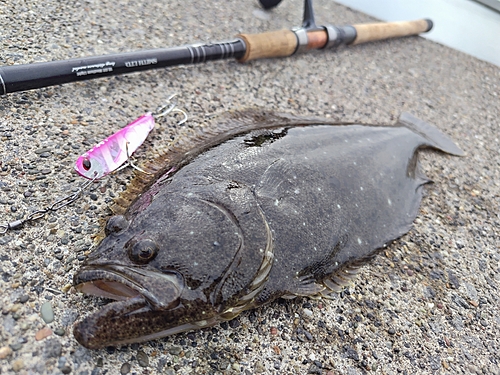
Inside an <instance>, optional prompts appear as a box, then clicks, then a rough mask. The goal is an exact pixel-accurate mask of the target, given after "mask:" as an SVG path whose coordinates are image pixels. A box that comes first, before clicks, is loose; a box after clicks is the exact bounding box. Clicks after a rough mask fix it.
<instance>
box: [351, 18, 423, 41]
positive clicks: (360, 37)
mask: <svg viewBox="0 0 500 375" xmlns="http://www.w3.org/2000/svg"><path fill="white" fill-rule="evenodd" d="M353 26H354V28H355V29H356V34H357V36H356V39H354V42H353V43H352V44H360V43H365V42H371V41H374V40H381V39H387V38H395V37H401V36H408V35H417V34H420V33H424V32H426V31H429V30H430V29H431V28H432V22H431V21H430V20H425V19H423V20H417V21H401V22H388V23H371V24H362V25H353Z"/></svg>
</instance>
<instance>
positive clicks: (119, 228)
mask: <svg viewBox="0 0 500 375" xmlns="http://www.w3.org/2000/svg"><path fill="white" fill-rule="evenodd" d="M127 228H128V221H127V219H125V216H123V215H116V216H112V217H111V218H110V219H109V220H108V222H107V223H106V227H105V228H104V233H105V234H106V236H109V235H111V234H114V235H116V234H119V233H121V232H123V231H124V230H125V229H127Z"/></svg>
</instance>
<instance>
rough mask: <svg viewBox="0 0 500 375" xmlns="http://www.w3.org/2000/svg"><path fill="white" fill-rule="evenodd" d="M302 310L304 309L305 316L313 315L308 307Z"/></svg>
mask: <svg viewBox="0 0 500 375" xmlns="http://www.w3.org/2000/svg"><path fill="white" fill-rule="evenodd" d="M302 311H304V315H305V316H307V317H308V318H310V317H311V316H312V315H313V312H312V311H311V310H309V309H304V310H302Z"/></svg>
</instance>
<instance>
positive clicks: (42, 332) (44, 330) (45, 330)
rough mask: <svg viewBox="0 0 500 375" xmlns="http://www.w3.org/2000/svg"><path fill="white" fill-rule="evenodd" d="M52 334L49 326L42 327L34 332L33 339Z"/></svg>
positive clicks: (38, 339)
mask: <svg viewBox="0 0 500 375" xmlns="http://www.w3.org/2000/svg"><path fill="white" fill-rule="evenodd" d="M50 335H52V330H51V329H50V328H49V327H45V328H42V329H41V330H39V331H38V332H37V333H36V334H35V340H36V341H40V340H43V339H44V338H46V337H49V336H50Z"/></svg>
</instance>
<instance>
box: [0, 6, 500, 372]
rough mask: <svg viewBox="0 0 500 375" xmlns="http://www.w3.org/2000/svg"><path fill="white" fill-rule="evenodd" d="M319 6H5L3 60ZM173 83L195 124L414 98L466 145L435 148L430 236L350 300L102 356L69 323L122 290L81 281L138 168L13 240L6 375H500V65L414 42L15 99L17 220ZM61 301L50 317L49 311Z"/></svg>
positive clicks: (426, 228) (6, 255) (3, 318)
mask: <svg viewBox="0 0 500 375" xmlns="http://www.w3.org/2000/svg"><path fill="white" fill-rule="evenodd" d="M316 3H317V4H316V14H317V18H318V20H317V23H318V24H323V23H333V24H350V23H359V22H370V21H373V19H371V18H369V17H368V16H366V15H363V14H361V13H359V12H355V11H352V10H349V9H348V8H346V7H344V6H341V5H337V4H335V3H333V2H332V1H328V0H323V1H317V2H316ZM301 16H302V3H301V1H297V0H286V1H284V2H283V3H282V4H281V5H280V6H279V7H278V8H277V9H275V10H274V11H273V12H272V13H270V14H269V15H264V14H263V13H262V12H261V11H259V10H258V8H257V6H256V3H254V2H252V1H251V0H248V1H247V0H245V1H237V2H236V1H234V2H228V1H210V2H207V1H190V2H185V1H170V2H156V1H152V0H144V1H142V2H134V1H122V0H120V1H109V0H101V1H95V0H87V1H84V0H78V1H68V2H60V1H55V0H47V1H44V2H41V1H36V2H27V1H22V0H9V1H7V2H5V1H2V2H0V24H1V25H2V33H1V34H0V46H1V50H0V51H1V52H0V63H1V64H2V65H7V64H19V63H30V62H36V61H48V60H53V59H64V58H70V57H77V56H88V55H93V54H104V53H113V52H118V51H133V50H137V49H143V48H156V47H163V46H175V45H180V44H187V43H193V42H196V41H208V40H224V39H228V38H230V37H231V36H233V35H235V34H236V33H238V32H243V31H244V32H261V31H267V30H274V29H280V28H290V27H292V26H294V25H299V24H300V23H301ZM174 92H176V93H178V94H179V104H180V105H181V106H183V107H184V108H186V110H187V111H188V112H189V116H190V121H189V125H186V126H193V127H196V126H198V124H200V123H201V122H202V121H203V120H204V119H205V118H206V117H207V116H210V115H212V114H214V113H221V112H223V111H225V110H230V109H237V108H242V107H249V106H260V107H264V108H267V109H276V110H282V111H288V112H291V113H294V114H297V115H316V116H324V117H333V118H337V119H339V120H343V121H360V122H364V123H393V122H394V121H395V119H396V118H397V117H398V115H399V114H400V113H401V112H403V111H409V112H411V113H413V114H414V115H416V116H418V117H420V118H422V119H424V120H426V121H429V122H432V123H434V124H436V125H437V126H438V127H439V128H440V129H442V130H443V131H444V132H445V133H447V134H449V135H450V136H451V137H452V138H453V139H454V140H456V142H457V143H458V144H459V145H460V146H461V147H462V148H463V149H464V150H465V151H466V152H467V156H466V157H464V158H456V157H449V156H445V155H442V154H438V153H433V152H426V153H424V154H423V157H422V158H421V160H422V164H423V169H424V170H425V173H426V174H427V175H428V176H429V177H430V178H432V179H433V180H434V181H435V184H433V185H430V186H428V188H427V193H426V196H425V197H424V200H423V202H422V206H421V212H420V215H419V216H418V218H417V219H416V221H415V228H414V230H412V231H411V232H410V233H409V234H408V235H406V236H404V237H403V238H401V239H400V240H399V241H396V243H394V244H393V245H392V246H391V247H390V248H388V249H387V250H385V251H384V252H383V253H381V254H380V255H379V256H377V258H376V259H375V261H373V262H372V263H371V264H369V265H367V266H366V267H365V268H364V269H363V271H362V272H361V274H360V275H359V277H358V278H357V279H356V281H355V282H354V283H353V284H352V285H351V286H350V287H349V288H347V289H346V290H344V292H343V293H341V294H339V295H338V298H336V299H335V300H332V301H330V300H311V299H307V298H303V299H297V300H295V301H290V302H284V301H278V302H275V303H273V304H271V305H269V306H267V307H265V308H261V309H259V310H256V311H253V312H246V313H244V314H242V315H241V316H240V317H239V318H238V319H237V320H235V321H232V322H230V323H229V324H223V325H221V326H217V327H214V328H211V329H210V328H209V329H205V330H200V331H196V332H192V333H185V334H180V335H176V336H172V337H169V338H167V339H162V340H158V341H154V342H150V343H146V344H140V345H131V346H126V347H122V348H107V349H104V350H99V351H91V350H87V349H85V348H83V347H81V346H79V345H78V344H77V343H76V341H75V340H74V338H73V336H72V333H71V326H72V323H73V322H74V321H75V320H76V319H78V318H79V317H80V316H82V315H84V314H86V313H87V312H88V311H95V310H96V309H98V308H99V305H100V304H102V303H104V301H100V300H99V299H96V298H89V297H84V296H83V295H81V294H78V293H76V292H75V290H74V289H73V288H70V287H69V284H70V283H71V280H72V276H73V273H74V272H75V270H76V269H78V267H79V264H80V263H81V261H82V260H83V259H84V258H85V254H86V252H87V251H88V250H89V249H90V248H91V246H92V235H93V234H95V233H96V232H97V231H98V230H99V228H100V225H101V223H100V222H99V218H100V217H102V216H105V215H106V214H107V210H108V209H107V207H108V205H109V204H110V202H111V198H112V196H115V195H116V194H118V193H119V192H120V191H121V190H122V189H123V188H124V187H125V185H126V184H127V182H128V181H129V179H130V177H131V176H132V173H133V172H132V171H131V170H129V169H127V170H124V171H122V172H120V173H119V174H117V175H116V176H112V177H110V178H107V179H106V180H103V181H101V182H100V183H99V184H97V185H96V186H95V187H94V188H93V189H92V190H91V191H89V192H87V193H86V194H85V198H84V199H81V200H79V201H77V202H76V203H74V204H73V205H71V206H69V207H67V208H64V209H61V210H60V211H58V212H57V213H55V214H52V215H48V216H47V218H46V219H43V220H40V221H38V222H36V223H33V224H31V225H27V226H26V227H25V228H24V229H22V230H20V231H13V232H9V233H7V234H5V235H0V260H1V263H0V276H1V277H0V306H1V315H0V373H2V374H12V373H17V374H60V373H71V374H80V375H90V374H92V375H97V374H119V373H136V374H159V373H163V374H175V373H177V374H240V373H243V374H306V373H312V374H363V373H380V374H400V373H401V374H435V373H443V374H446V373H450V374H451V373H453V374H455V373H458V374H460V373H463V374H470V373H477V374H498V373H500V368H499V366H500V358H499V354H498V353H499V350H500V342H499V340H500V339H499V337H500V331H499V328H498V327H499V324H500V314H499V310H500V309H499V297H498V287H499V286H500V269H499V261H500V251H499V232H500V229H499V228H500V218H499V202H500V198H499V197H500V182H499V181H500V176H499V174H500V170H499V166H500V156H499V152H498V150H499V147H500V144H499V138H500V135H499V127H500V123H499V122H500V101H499V95H500V69H499V68H498V67H496V66H493V65H490V64H488V63H485V62H482V61H479V60H477V59H475V58H472V57H469V56H467V55H465V54H463V53H460V52H457V51H454V50H451V49H450V48H447V47H443V46H441V45H439V44H436V43H434V42H432V41H429V40H425V39H423V38H419V37H412V38H407V39H401V40H392V41H386V42H378V43H372V44H368V45H360V46H355V47H348V48H342V49H340V50H337V51H335V52H334V51H318V52H313V53H309V54H307V55H302V56H295V57H291V58H286V59H279V60H266V61H255V62H252V63H249V64H246V65H241V64H238V63H237V62H235V61H226V62H215V63H208V64H204V65H199V66H192V67H178V68H173V69H169V70H158V71H151V72H147V73H138V74H131V75H128V76H121V77H114V78H109V79H102V80H94V81H88V82H83V83H76V84H67V85H64V86H56V87H50V88H46V89H41V90H35V91H30V92H25V93H17V94H12V95H9V96H5V97H1V98H0V113H1V116H0V163H1V166H0V210H1V215H0V221H1V222H4V221H12V220H15V219H16V218H18V217H24V216H25V215H27V214H28V213H30V212H32V210H34V209H37V208H41V207H44V206H46V205H48V204H50V203H51V202H53V201H54V200H55V199H56V198H57V197H61V196H63V195H65V194H67V193H68V191H70V190H71V189H75V188H76V187H77V186H78V184H79V183H82V182H83V181H82V179H81V178H80V177H78V176H76V174H75V173H74V172H73V164H74V162H75V160H76V158H77V157H78V156H79V155H80V154H81V153H83V152H84V151H86V150H87V149H88V148H89V147H90V146H92V145H93V144H95V143H97V142H98V141H99V140H101V139H103V138H105V137H106V136H108V135H109V134H111V133H113V132H115V131H116V130H117V129H119V128H120V127H122V126H124V125H125V124H127V123H128V122H130V121H131V120H133V119H135V118H136V117H138V116H139V115H141V114H142V113H143V112H145V111H146V110H153V109H155V108H156V107H157V106H158V105H159V104H162V103H163V102H164V100H165V98H166V97H167V96H168V95H169V94H171V93H174ZM173 123H174V122H173V120H170V122H169V124H170V125H172V124H173ZM170 125H166V123H165V122H164V123H163V125H162V126H161V127H159V128H158V129H157V130H156V131H155V133H154V134H152V137H151V139H150V141H149V142H147V143H146V144H145V146H144V147H143V148H142V149H141V150H140V152H138V153H137V158H138V159H139V160H141V158H143V159H144V158H147V157H148V156H149V155H151V154H152V153H153V152H154V149H155V147H160V144H161V143H162V142H167V141H168V140H169V138H170V136H174V135H175V133H176V132H177V131H178V129H174V128H173V127H171V126H170ZM46 302H49V304H50V306H51V307H52V310H53V313H54V321H53V322H51V323H45V322H44V320H42V318H41V316H40V310H41V307H42V305H43V304H44V303H46ZM47 306H48V305H45V307H47ZM45 314H46V316H45V318H46V319H47V313H45ZM49 315H50V314H49ZM46 327H48V328H50V331H48V330H42V329H43V328H46ZM50 332H52V334H50ZM47 334H50V335H49V336H48V337H45V338H42V339H41V340H40V341H37V340H36V337H35V335H37V337H38V338H41V337H42V336H44V335H47ZM146 362H149V363H146ZM144 366H145V367H144Z"/></svg>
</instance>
